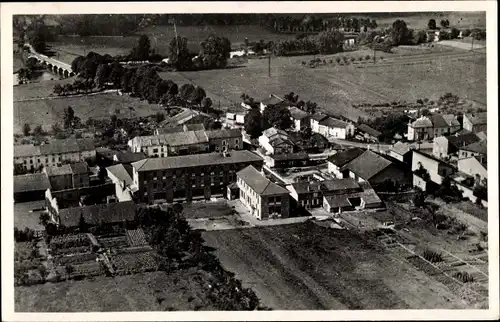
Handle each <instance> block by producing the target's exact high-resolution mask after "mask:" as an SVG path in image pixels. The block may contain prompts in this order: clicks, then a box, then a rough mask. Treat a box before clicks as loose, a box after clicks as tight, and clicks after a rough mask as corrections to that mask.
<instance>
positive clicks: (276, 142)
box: [269, 136, 294, 146]
mask: <svg viewBox="0 0 500 322" xmlns="http://www.w3.org/2000/svg"><path fill="white" fill-rule="evenodd" d="M269 144H270V145H271V146H278V145H282V144H287V145H294V143H293V142H292V141H290V140H288V139H283V138H282V137H280V136H277V137H273V138H271V140H269Z"/></svg>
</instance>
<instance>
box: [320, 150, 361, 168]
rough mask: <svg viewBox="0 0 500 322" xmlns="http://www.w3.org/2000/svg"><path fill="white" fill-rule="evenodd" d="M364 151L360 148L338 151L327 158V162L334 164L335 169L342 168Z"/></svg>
mask: <svg viewBox="0 0 500 322" xmlns="http://www.w3.org/2000/svg"><path fill="white" fill-rule="evenodd" d="M363 152H365V150H363V149H361V148H352V149H348V150H345V151H340V152H338V153H336V154H334V155H332V156H331V157H329V158H328V161H329V162H331V163H333V164H335V165H336V166H337V167H342V166H344V165H345V164H347V163H349V162H351V161H352V160H354V159H355V158H357V157H358V156H360V155H361V154H362V153H363Z"/></svg>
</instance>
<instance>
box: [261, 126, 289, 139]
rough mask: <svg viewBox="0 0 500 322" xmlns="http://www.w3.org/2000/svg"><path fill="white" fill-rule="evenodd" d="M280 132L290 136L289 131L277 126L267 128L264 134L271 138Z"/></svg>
mask: <svg viewBox="0 0 500 322" xmlns="http://www.w3.org/2000/svg"><path fill="white" fill-rule="evenodd" d="M278 134H279V135H283V136H288V133H286V132H285V131H283V130H280V129H277V128H275V127H270V128H268V129H266V130H265V131H264V132H262V135H264V136H266V137H268V138H271V137H273V136H275V135H278Z"/></svg>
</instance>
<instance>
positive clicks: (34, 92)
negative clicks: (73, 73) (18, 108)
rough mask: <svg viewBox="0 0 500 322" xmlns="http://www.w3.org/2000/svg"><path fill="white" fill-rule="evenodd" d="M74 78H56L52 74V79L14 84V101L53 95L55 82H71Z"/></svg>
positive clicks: (61, 83) (60, 83)
mask: <svg viewBox="0 0 500 322" xmlns="http://www.w3.org/2000/svg"><path fill="white" fill-rule="evenodd" d="M74 80H75V78H73V77H71V78H66V79H57V76H55V75H54V80H44V81H39V82H33V83H29V84H23V85H18V86H14V102H15V101H21V100H27V99H34V98H44V97H50V96H55V94H53V90H54V86H55V85H56V84H59V85H65V84H71V83H73V81H74Z"/></svg>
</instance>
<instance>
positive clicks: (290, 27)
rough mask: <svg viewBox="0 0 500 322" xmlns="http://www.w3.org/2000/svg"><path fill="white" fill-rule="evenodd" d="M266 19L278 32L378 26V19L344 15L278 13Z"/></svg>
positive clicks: (373, 27) (266, 23)
mask: <svg viewBox="0 0 500 322" xmlns="http://www.w3.org/2000/svg"><path fill="white" fill-rule="evenodd" d="M264 20H265V25H267V26H268V27H270V28H271V29H273V30H274V31H276V32H322V31H327V30H332V29H343V30H345V31H353V32H359V31H360V30H364V31H367V30H368V29H376V28H377V27H378V24H377V21H375V20H374V19H371V20H370V19H368V18H356V17H342V16H339V17H334V18H325V17H319V16H315V15H304V16H301V17H293V16H288V15H277V16H274V17H273V16H271V17H268V18H267V19H266V18H264Z"/></svg>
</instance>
